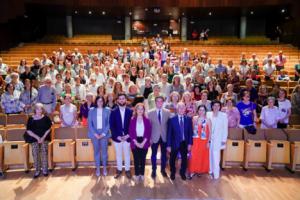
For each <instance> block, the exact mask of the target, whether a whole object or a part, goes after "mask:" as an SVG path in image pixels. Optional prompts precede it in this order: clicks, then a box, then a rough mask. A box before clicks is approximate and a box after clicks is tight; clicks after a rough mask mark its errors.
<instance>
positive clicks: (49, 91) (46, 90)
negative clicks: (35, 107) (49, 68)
mask: <svg viewBox="0 0 300 200" xmlns="http://www.w3.org/2000/svg"><path fill="white" fill-rule="evenodd" d="M37 101H38V102H39V103H42V104H43V106H44V109H45V111H46V112H47V114H51V113H53V111H54V110H55V106H56V92H55V88H54V87H53V86H52V80H51V78H50V77H46V78H45V82H44V85H42V86H41V87H40V88H39V90H38V100H37Z"/></svg>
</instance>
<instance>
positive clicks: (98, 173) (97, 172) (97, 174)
mask: <svg viewBox="0 0 300 200" xmlns="http://www.w3.org/2000/svg"><path fill="white" fill-rule="evenodd" d="M96 176H97V177H99V176H100V168H99V167H97V169H96Z"/></svg>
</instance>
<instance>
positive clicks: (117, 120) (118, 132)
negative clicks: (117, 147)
mask: <svg viewBox="0 0 300 200" xmlns="http://www.w3.org/2000/svg"><path fill="white" fill-rule="evenodd" d="M131 117H132V110H131V109H130V108H128V107H126V108H125V116H124V128H123V127H122V118H121V113H120V109H119V106H117V107H116V108H114V109H113V110H112V111H111V114H110V119H109V123H110V130H111V134H112V139H113V141H115V142H121V141H119V140H118V139H117V137H119V136H124V135H127V134H129V124H130V120H131ZM123 132H124V135H123ZM127 142H130V138H128V139H127Z"/></svg>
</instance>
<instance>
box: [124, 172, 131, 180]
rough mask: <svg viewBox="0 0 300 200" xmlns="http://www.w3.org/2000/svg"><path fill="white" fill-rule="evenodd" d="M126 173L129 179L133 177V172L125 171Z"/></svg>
mask: <svg viewBox="0 0 300 200" xmlns="http://www.w3.org/2000/svg"><path fill="white" fill-rule="evenodd" d="M125 175H126V177H127V178H128V179H131V173H130V171H126V172H125Z"/></svg>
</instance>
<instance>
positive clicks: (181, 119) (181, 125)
mask: <svg viewBox="0 0 300 200" xmlns="http://www.w3.org/2000/svg"><path fill="white" fill-rule="evenodd" d="M180 131H181V134H182V141H184V122H183V117H180Z"/></svg>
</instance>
